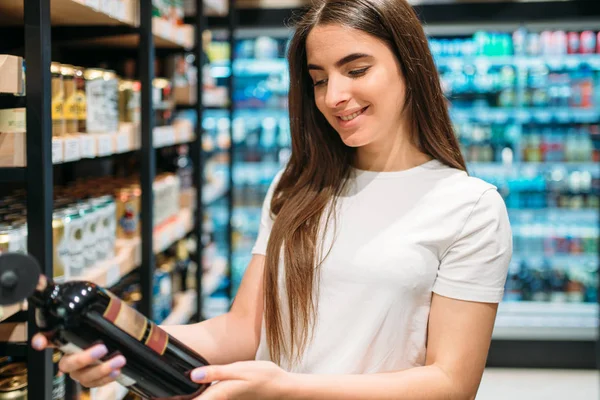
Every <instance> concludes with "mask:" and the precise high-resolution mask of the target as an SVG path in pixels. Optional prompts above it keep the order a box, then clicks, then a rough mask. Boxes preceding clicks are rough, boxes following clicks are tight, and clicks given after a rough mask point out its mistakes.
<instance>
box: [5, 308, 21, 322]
mask: <svg viewBox="0 0 600 400" xmlns="http://www.w3.org/2000/svg"><path fill="white" fill-rule="evenodd" d="M22 308H23V304H11V305H8V306H0V322H2V321H4V320H5V319H8V318H10V317H12V316H13V315H15V314H16V313H18V312H19V311H21V310H22Z"/></svg>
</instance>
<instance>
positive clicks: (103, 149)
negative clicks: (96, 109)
mask: <svg viewBox="0 0 600 400" xmlns="http://www.w3.org/2000/svg"><path fill="white" fill-rule="evenodd" d="M111 154H113V138H112V135H98V156H99V157H103V156H108V155H111Z"/></svg>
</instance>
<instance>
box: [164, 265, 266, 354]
mask: <svg viewBox="0 0 600 400" xmlns="http://www.w3.org/2000/svg"><path fill="white" fill-rule="evenodd" d="M264 261H265V257H264V256H262V255H253V256H252V260H251V261H250V264H249V265H248V268H247V269H246V272H245V274H244V277H243V279H242V283H241V285H240V288H239V290H238V293H237V296H236V298H235V301H234V303H233V305H232V307H231V310H230V311H229V312H228V313H226V314H224V315H221V316H218V317H216V318H211V319H208V320H206V321H203V322H199V323H197V324H191V325H165V326H161V328H163V329H164V330H165V331H166V332H168V333H169V334H170V335H172V336H173V337H175V338H176V339H178V340H180V341H181V342H183V343H185V344H186V345H187V346H189V347H191V348H192V349H194V350H195V351H197V352H198V353H199V354H201V355H202V356H203V357H204V358H206V360H207V361H208V362H209V363H211V364H217V365H222V364H229V363H232V362H236V361H246V360H254V357H255V355H256V350H257V348H258V343H259V340H260V329H261V323H262V315H263V279H262V278H263V270H264Z"/></svg>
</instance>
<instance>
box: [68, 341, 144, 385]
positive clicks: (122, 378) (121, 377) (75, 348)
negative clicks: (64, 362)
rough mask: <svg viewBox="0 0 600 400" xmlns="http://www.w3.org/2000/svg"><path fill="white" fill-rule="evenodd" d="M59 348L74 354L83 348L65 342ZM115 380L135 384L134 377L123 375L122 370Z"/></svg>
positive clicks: (98, 362)
mask: <svg viewBox="0 0 600 400" xmlns="http://www.w3.org/2000/svg"><path fill="white" fill-rule="evenodd" d="M59 349H60V351H62V352H63V353H65V354H76V353H81V352H82V351H83V349H82V348H81V347H79V346H76V345H74V344H73V343H67V344H65V345H63V346H61V347H60V348H59ZM100 363H101V362H100V361H96V362H95V363H94V365H98V364H100ZM116 381H117V382H119V384H121V385H123V386H132V385H135V384H136V381H135V380H134V379H131V378H130V377H128V376H127V375H124V374H123V373H122V372H121V374H120V375H119V376H118V377H117V379H116Z"/></svg>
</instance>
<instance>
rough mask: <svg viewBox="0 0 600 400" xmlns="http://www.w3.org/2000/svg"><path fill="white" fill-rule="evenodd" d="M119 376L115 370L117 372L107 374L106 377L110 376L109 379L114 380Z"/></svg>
mask: <svg viewBox="0 0 600 400" xmlns="http://www.w3.org/2000/svg"><path fill="white" fill-rule="evenodd" d="M120 374H121V371H119V370H117V371H113V372H111V373H110V374H108V376H110V378H111V379H116V378H117V377H118V376H119V375H120Z"/></svg>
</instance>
